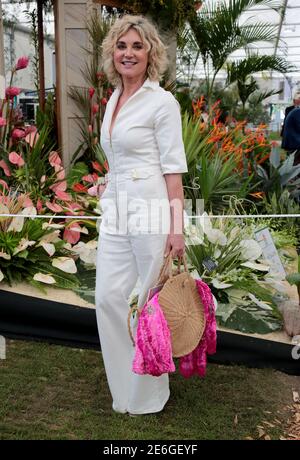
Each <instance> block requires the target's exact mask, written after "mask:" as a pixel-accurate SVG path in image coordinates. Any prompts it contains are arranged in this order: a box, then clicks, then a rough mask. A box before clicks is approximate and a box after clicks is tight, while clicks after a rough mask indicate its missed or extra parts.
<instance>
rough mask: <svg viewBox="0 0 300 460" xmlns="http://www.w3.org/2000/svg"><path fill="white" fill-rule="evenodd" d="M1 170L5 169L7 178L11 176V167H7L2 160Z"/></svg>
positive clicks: (0, 162)
mask: <svg viewBox="0 0 300 460" xmlns="http://www.w3.org/2000/svg"><path fill="white" fill-rule="evenodd" d="M0 168H2V169H3V171H4V174H5V175H6V176H7V177H9V176H11V172H10V169H9V167H8V166H7V164H6V163H5V161H4V160H1V161H0Z"/></svg>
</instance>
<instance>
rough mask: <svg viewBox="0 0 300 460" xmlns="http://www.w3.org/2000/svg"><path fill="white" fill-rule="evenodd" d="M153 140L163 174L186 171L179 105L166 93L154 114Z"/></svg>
mask: <svg viewBox="0 0 300 460" xmlns="http://www.w3.org/2000/svg"><path fill="white" fill-rule="evenodd" d="M154 130H155V138H156V141H157V144H158V149H159V152H160V162H161V168H162V173H163V174H172V173H185V172H187V171H188V168H187V162H186V155H185V151H184V145H183V140H182V124H181V114H180V105H179V103H178V101H177V100H176V99H175V97H174V96H173V95H172V94H171V93H170V92H166V93H165V94H163V95H162V98H161V101H160V103H159V106H158V107H157V110H156V112H155V118H154Z"/></svg>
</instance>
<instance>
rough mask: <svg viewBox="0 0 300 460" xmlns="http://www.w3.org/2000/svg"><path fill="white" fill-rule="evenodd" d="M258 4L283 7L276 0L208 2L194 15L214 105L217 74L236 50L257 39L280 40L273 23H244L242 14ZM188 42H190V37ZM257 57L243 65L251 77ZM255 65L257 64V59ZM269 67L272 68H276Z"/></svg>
mask: <svg viewBox="0 0 300 460" xmlns="http://www.w3.org/2000/svg"><path fill="white" fill-rule="evenodd" d="M254 5H264V6H267V7H270V8H273V9H274V10H275V11H278V12H279V11H280V8H281V3H280V2H275V1H273V0H231V1H230V2H226V1H225V0H222V1H219V2H214V1H207V2H205V3H204V4H203V6H202V8H201V9H200V10H199V12H198V14H194V15H193V16H192V17H191V18H190V19H189V23H190V27H191V31H192V33H193V36H194V39H192V41H193V42H194V41H196V43H197V47H198V51H197V53H199V54H200V55H201V59H202V62H203V68H204V72H205V81H206V88H207V90H206V96H207V100H208V104H209V106H210V105H211V98H212V92H213V87H214V83H215V79H216V76H217V74H218V73H219V71H220V70H221V69H222V68H223V67H224V66H225V64H226V62H228V60H229V59H230V56H231V54H232V53H233V52H234V51H237V50H239V49H248V50H249V49H250V47H251V45H253V44H254V43H256V42H262V41H267V42H274V41H275V40H276V39H277V36H278V30H277V27H276V26H274V25H272V24H268V23H267V24H266V23H262V22H256V23H244V24H243V25H241V24H240V18H241V15H242V14H243V13H244V12H245V11H248V10H250V11H251V7H252V6H254ZM187 43H189V41H188V40H187ZM265 59H267V58H265V57H262V61H263V62H264V63H265V61H264V60H265ZM253 60H255V57H254V58H252V57H250V60H247V59H246V60H245V62H243V64H241V65H242V66H244V68H245V69H246V68H247V71H248V72H249V73H248V74H247V77H248V76H249V75H251V74H252V73H253V72H254V70H253V67H252V68H251V65H250V64H251V63H252V64H253ZM255 64H256V67H257V61H256V62H255ZM269 64H270V65H271V64H272V63H271V62H270V61H269ZM282 64H283V62H282ZM233 65H234V64H233ZM276 65H279V62H277V61H276ZM254 67H255V66H254ZM285 67H286V66H285ZM285 67H284V68H282V70H284V69H285ZM269 68H270V69H272V67H269ZM231 75H232V78H231V83H233V73H232V74H231ZM235 81H236V80H235Z"/></svg>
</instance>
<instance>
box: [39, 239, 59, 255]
mask: <svg viewBox="0 0 300 460" xmlns="http://www.w3.org/2000/svg"><path fill="white" fill-rule="evenodd" d="M38 246H42V247H43V248H44V249H45V251H46V252H47V254H49V256H50V257H52V256H53V254H55V246H54V244H52V243H46V242H45V241H43V240H42V241H41V242H40V244H39V245H38Z"/></svg>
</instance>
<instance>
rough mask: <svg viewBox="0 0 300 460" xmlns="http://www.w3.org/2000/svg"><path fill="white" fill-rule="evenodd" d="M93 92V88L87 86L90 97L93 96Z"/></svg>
mask: <svg viewBox="0 0 300 460" xmlns="http://www.w3.org/2000/svg"><path fill="white" fill-rule="evenodd" d="M94 94H95V89H94V88H89V95H90V98H91V99H92V97H93V96H94Z"/></svg>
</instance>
